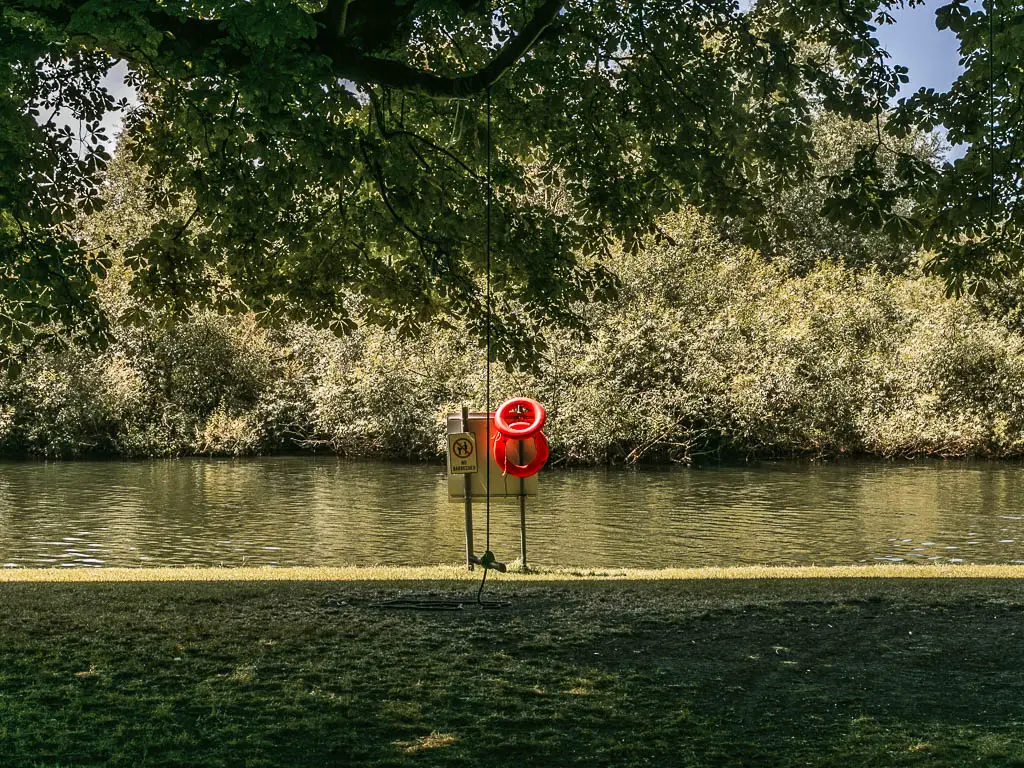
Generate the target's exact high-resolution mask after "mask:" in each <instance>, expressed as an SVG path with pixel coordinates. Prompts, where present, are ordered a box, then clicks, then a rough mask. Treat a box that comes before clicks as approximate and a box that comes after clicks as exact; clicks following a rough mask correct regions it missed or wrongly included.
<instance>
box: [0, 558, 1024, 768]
mask: <svg viewBox="0 0 1024 768" xmlns="http://www.w3.org/2000/svg"><path fill="white" fill-rule="evenodd" d="M176 570H181V569H176ZM924 570H926V569H917V568H904V569H902V570H900V571H898V572H895V575H893V574H889V575H888V576H887V577H885V578H850V577H848V576H836V577H831V578H821V577H809V578H785V577H781V576H780V577H777V578H743V577H734V578H678V577H677V578H669V577H666V578H649V579H634V578H624V577H622V576H607V575H605V576H593V577H589V578H582V577H571V576H567V575H565V574H562V575H557V574H546V575H542V576H536V577H521V576H516V577H514V578H508V577H498V578H495V579H494V582H493V583H490V582H489V583H488V592H489V594H490V596H492V597H499V596H500V597H502V598H505V599H508V600H510V601H511V605H510V607H508V608H506V609H503V610H493V611H482V610H479V609H477V608H476V607H475V606H474V605H473V604H472V594H473V592H474V588H475V585H474V584H473V583H470V582H468V581H461V580H457V579H454V578H448V577H438V576H436V575H435V576H434V577H433V578H430V577H428V576H425V575H424V574H423V573H420V574H418V575H415V574H414V578H413V579H411V580H405V581H402V580H396V579H394V578H392V579H390V580H388V579H381V578H380V575H381V573H380V572H378V578H377V579H372V578H362V579H361V580H359V579H357V578H355V577H351V578H348V579H343V580H319V581H317V580H313V578H314V577H311V576H308V575H307V577H306V578H305V579H303V580H291V581H288V580H283V579H277V580H265V581H257V580H253V579H248V578H247V580H244V581H212V580H210V579H209V578H206V579H203V580H195V581H185V580H178V581H121V582H117V583H110V582H102V581H91V582H90V581H62V582H58V581H39V580H37V581H28V580H22V581H13V580H10V579H11V578H12V577H13V576H15V575H17V573H18V572H17V571H15V572H12V573H4V574H3V576H4V577H5V579H7V583H3V584H0V764H2V765H12V766H21V765H47V766H56V765H61V766H71V765H133V766H134V765H211V766H218V765H247V766H260V765H267V766H270V765H274V766H277V765H305V766H319V765H372V766H396V765H452V766H456V765H471V764H473V765H480V764H488V765H504V764H515V765H538V766H561V765H595V766H613V765H621V766H632V765H647V764H651V765H658V764H660V765H667V766H676V765H707V766H723V765H765V766H776V765H816V766H851V765H872V766H875V765H936V766H938V765H941V766H962V765H966V764H980V765H995V766H1002V765H1024V644H1022V643H1021V642H1020V640H1021V637H1022V635H1024V623H1022V618H1024V597H1022V592H1021V586H1022V584H1024V582H1022V581H1021V580H1019V579H1014V578H1001V577H996V576H995V575H994V572H992V573H990V575H989V576H988V577H984V578H962V577H960V576H950V577H948V578H917V577H916V576H917V575H918V574H919V573H920V571H924ZM34 573H38V572H34ZM48 573H50V574H55V573H57V572H53V571H50V572H48ZM97 573H103V572H102V571H100V572H97ZM192 573H193V574H194V575H196V574H198V573H200V572H199V571H196V572H192ZM206 573H207V574H208V573H209V572H206ZM874 573H875V575H880V573H881V572H880V571H878V570H877V569H876V570H874ZM457 574H458V572H457V571H454V572H452V575H457ZM900 574H902V575H904V576H911V577H914V578H901V577H900ZM21 575H23V576H24V575H25V573H24V572H22V574H21ZM221 575H225V574H221ZM246 575H251V574H246ZM279 575H280V574H279ZM290 575H297V574H294V573H291V574H290ZM362 575H363V576H366V575H367V573H366V572H363V574H362ZM663 575H665V574H663ZM975 575H977V573H975ZM61 576H64V577H65V578H66V576H65V575H64V574H63V573H62V574H61ZM396 596H466V597H468V598H469V600H468V602H467V604H466V607H465V608H464V609H463V610H461V611H454V612H432V613H428V612H409V611H402V612H399V611H392V610H386V609H382V608H379V607H376V606H375V605H374V603H375V601H378V600H380V599H382V598H387V597H396Z"/></svg>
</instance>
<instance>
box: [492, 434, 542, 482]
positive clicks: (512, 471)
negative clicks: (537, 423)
mask: <svg viewBox="0 0 1024 768" xmlns="http://www.w3.org/2000/svg"><path fill="white" fill-rule="evenodd" d="M509 439H510V438H509V437H508V436H506V435H505V434H503V433H501V432H498V433H496V434H495V435H494V440H493V441H492V442H491V454H492V455H493V456H494V463H495V464H497V465H498V467H499V468H500V469H501V471H502V472H503V473H504V474H506V475H512V477H530V476H532V475H536V474H537V473H538V472H540V469H541V467H543V466H544V463H545V462H546V461H547V460H548V454H549V451H548V439H547V438H546V437H544V433H543V432H541V431H539V430H538V431H537V432H534V433H533V434H531V435H530V437H528V438H526V439H527V440H533V442H534V445H535V446H536V447H537V455H536V456H534V457H533V459H532V460H531V461H529V462H528V463H526V464H516V463H515V462H514V461H509V460H508V441H509ZM511 439H515V440H521V439H523V438H511ZM520 458H522V457H520Z"/></svg>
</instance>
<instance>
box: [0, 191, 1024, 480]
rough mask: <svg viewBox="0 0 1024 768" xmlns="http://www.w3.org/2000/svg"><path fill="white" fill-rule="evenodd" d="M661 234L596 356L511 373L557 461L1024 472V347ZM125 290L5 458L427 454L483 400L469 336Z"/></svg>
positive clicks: (13, 431) (664, 223) (9, 397)
mask: <svg viewBox="0 0 1024 768" xmlns="http://www.w3.org/2000/svg"><path fill="white" fill-rule="evenodd" d="M126 221H127V225H128V226H130V225H131V221H130V217H129V218H128V219H127V220H126ZM658 229H659V233H658V234H656V235H651V236H650V237H649V238H647V239H646V240H645V241H644V242H643V243H641V245H640V247H639V248H635V249H628V248H619V249H615V250H613V252H612V253H611V255H610V257H609V259H608V264H609V266H610V267H612V268H614V269H615V270H616V272H617V273H618V274H619V275H621V276H622V277H621V287H620V291H619V294H618V296H617V298H616V299H615V300H614V301H609V302H607V303H605V304H601V305H597V306H590V307H589V308H588V312H589V316H588V322H589V327H590V334H589V336H588V337H581V336H580V335H578V334H572V333H568V332H566V331H564V330H562V329H558V328H552V329H550V330H549V331H548V333H547V336H546V340H545V342H546V345H547V349H548V353H547V357H546V359H545V360H544V361H543V362H542V363H541V365H540V366H539V367H538V368H537V369H536V370H534V371H531V372H512V373H510V372H508V371H506V370H504V369H503V368H501V367H500V366H493V371H492V375H493V379H492V386H493V400H492V402H493V403H498V402H500V401H501V400H502V399H504V398H506V397H509V396H511V395H514V394H529V395H531V396H535V397H538V398H539V399H540V400H541V401H542V402H544V403H545V404H546V405H547V406H548V408H549V412H550V414H551V416H550V418H551V421H550V424H551V426H550V428H549V429H548V430H547V432H548V434H549V437H550V440H551V448H552V456H553V461H555V462H567V463H603V462H609V461H610V462H627V463H628V462H634V461H654V460H662V461H664V460H669V461H687V462H688V461H694V460H700V459H701V458H702V457H728V456H732V457H737V456H739V457H743V456H754V455H758V456H788V455H810V456H840V455H850V454H861V453H872V454H876V455H882V456H904V455H918V454H928V455H942V456H964V455H984V456H1013V455H1020V454H1022V453H1024V394H1022V393H1024V336H1021V335H1020V334H1019V333H1018V332H1015V331H1014V330H1012V329H1011V328H1009V327H1008V326H1007V324H1006V323H1004V322H1001V321H999V320H997V319H993V318H986V317H985V315H984V314H983V312H982V311H981V310H979V308H978V307H977V306H976V305H975V303H973V302H971V301H968V300H967V299H947V298H945V297H944V296H943V291H942V285H941V282H940V281H938V280H937V279H934V278H923V277H910V276H893V275H884V274H881V273H879V272H876V271H869V270H863V269H859V270H854V269H851V268H848V267H844V266H842V265H841V264H835V263H832V262H830V261H827V260H826V261H825V262H824V263H822V264H820V265H818V266H817V267H814V268H813V269H810V270H808V271H807V272H806V274H804V275H800V276H793V275H791V274H789V272H788V271H787V269H786V267H785V266H784V265H782V264H780V263H778V262H773V261H767V260H765V259H763V258H762V257H760V256H759V255H758V254H756V253H754V252H752V251H749V250H745V249H743V248H738V247H737V246H735V245H732V244H730V243H728V242H727V241H725V240H723V239H721V238H720V237H719V236H718V235H717V234H716V233H715V229H716V227H715V226H714V225H713V224H712V223H711V222H710V221H709V220H708V219H707V218H705V217H702V216H700V215H699V214H697V213H696V212H695V211H692V210H690V211H684V212H681V213H679V214H675V215H673V216H670V217H666V218H664V219H662V220H661V221H660V222H659V228H658ZM122 271H123V268H121V269H113V270H111V272H110V274H109V276H108V278H107V280H106V281H105V282H104V283H103V284H102V285H101V290H100V295H101V296H102V297H103V298H102V301H103V304H104V306H105V307H106V308H107V310H108V311H109V313H110V316H111V318H112V321H111V339H112V340H111V343H110V344H109V345H108V347H107V349H106V350H105V351H103V352H102V353H101V354H99V355H97V354H95V353H91V352H89V351H88V350H87V349H86V348H84V347H80V346H76V345H72V346H71V347H70V349H68V350H66V351H63V352H59V353H55V352H46V351H42V350H40V351H38V352H36V353H34V354H33V355H32V356H30V358H29V360H28V363H27V364H26V365H25V367H24V369H23V371H22V372H21V373H20V375H18V376H11V377H8V378H7V379H6V382H5V384H4V385H3V389H2V390H0V448H2V450H4V451H5V452H7V453H26V452H27V453H35V454H42V455H52V456H74V455H84V454H89V453H110V452H113V453H119V454H123V455H167V454H183V453H212V454H228V455H237V454H246V453H261V452H272V451H282V450H328V451H333V452H337V453H341V454H345V455H349V456H376V457H404V458H430V457H436V456H439V455H441V454H442V452H443V449H444V448H443V446H444V443H443V433H444V415H445V414H446V413H447V412H449V411H452V410H455V409H457V408H458V407H459V406H461V405H462V404H467V405H472V406H474V407H480V406H482V404H483V403H484V397H485V371H484V365H483V362H484V356H483V353H482V351H481V350H479V349H478V348H477V347H476V346H475V345H474V344H473V343H472V333H470V332H469V331H468V330H467V327H468V326H470V325H471V321H469V320H467V321H466V322H465V324H463V325H458V326H455V327H450V326H448V325H433V326H428V328H427V330H426V331H425V332H424V333H422V334H420V335H418V336H414V337H401V336H399V335H397V334H395V333H392V332H390V331H388V330H385V329H382V328H379V327H375V326H367V327H363V328H360V329H358V330H356V331H354V332H352V333H350V334H348V335H345V336H341V337H339V336H336V335H335V334H333V333H331V332H330V331H327V330H324V329H317V328H315V327H313V326H310V325H306V324H301V323H296V324H291V325H287V326H283V327H278V328H266V327H263V326H261V325H260V324H259V323H258V322H257V321H256V316H255V315H254V314H253V313H247V314H243V315H235V316H220V315H216V314H214V313H212V312H210V311H208V310H200V311H195V312H193V313H192V314H189V315H184V316H180V317H178V316H174V317H168V316H166V315H164V314H161V313H156V312H153V311H152V310H149V309H140V308H139V307H138V306H137V305H136V302H137V300H136V299H135V298H133V297H132V296H131V294H130V293H128V292H126V291H124V290H123V286H124V284H125V282H126V280H127V279H128V278H126V277H125V275H124V274H123V273H122ZM128 318H133V320H132V322H129V321H128ZM139 318H141V320H140V319H139Z"/></svg>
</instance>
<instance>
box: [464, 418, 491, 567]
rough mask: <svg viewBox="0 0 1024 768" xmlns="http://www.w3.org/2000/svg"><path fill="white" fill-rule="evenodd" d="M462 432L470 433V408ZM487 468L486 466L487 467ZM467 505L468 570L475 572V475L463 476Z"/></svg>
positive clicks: (477, 448) (478, 456) (477, 458)
mask: <svg viewBox="0 0 1024 768" xmlns="http://www.w3.org/2000/svg"><path fill="white" fill-rule="evenodd" d="M462 431H463V432H469V408H467V407H466V406H462ZM476 466H477V469H479V468H480V446H477V447H476ZM485 466H486V465H485ZM463 478H464V482H465V494H466V499H465V504H466V568H468V569H469V570H471V571H472V570H473V495H472V489H473V475H472V474H470V473H466V474H465V475H463Z"/></svg>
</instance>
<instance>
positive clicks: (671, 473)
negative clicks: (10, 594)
mask: <svg viewBox="0 0 1024 768" xmlns="http://www.w3.org/2000/svg"><path fill="white" fill-rule="evenodd" d="M0 471H2V472H3V478H4V483H3V485H2V487H0V560H2V561H3V562H6V563H9V564H12V565H14V566H18V565H49V566H56V565H58V564H59V565H62V566H68V565H73V564H80V565H87V566H101V565H105V566H112V565H139V564H146V565H184V564H190V565H214V564H219V563H223V564H225V565H237V564H240V563H242V562H246V563H251V564H269V563H278V564H281V565H341V564H357V565H358V564H362V565H368V564H373V563H388V564H424V563H436V562H457V561H458V560H459V559H460V557H461V556H462V553H463V547H464V542H463V532H462V515H463V511H462V505H461V504H453V503H450V502H449V501H448V500H447V498H446V489H445V482H446V481H445V478H444V473H443V468H438V467H436V466H429V465H413V464H370V463H367V464H356V463H350V462H344V461H339V460H336V459H332V458H327V459H323V458H297V457H277V458H268V459H253V460H241V461H230V460H202V459H198V460H193V459H188V460H175V461H166V462H161V461H154V462H135V463H133V462H124V463H119V462H109V463H100V462H89V463H65V464H45V465H42V464H16V463H5V464H3V465H2V468H0ZM1022 494H1024V469H1022V468H1017V467H1009V466H1006V467H1002V466H999V465H970V464H963V465H955V464H935V465H890V464H885V465H878V464H844V465H825V466H809V465H806V464H804V465H798V464H763V465H748V466H741V467H710V468H705V469H690V470H685V469H682V470H679V469H672V470H667V469H655V470H640V471H609V470H603V469H602V470H572V471H550V472H545V474H544V475H543V476H542V478H541V496H540V498H539V499H537V500H531V502H530V504H529V509H528V520H529V546H530V555H531V560H532V561H533V562H536V563H542V564H551V565H567V566H585V567H592V566H612V567H617V566H636V565H644V566H657V565H679V566H692V565H729V564H761V563H777V564H794V565H800V564H810V563H821V564H835V563H852V562H871V561H883V562H884V561H888V562H899V561H902V560H909V561H921V560H923V559H928V560H934V559H943V558H946V557H949V558H950V562H953V561H957V560H958V558H955V557H952V554H953V553H955V552H956V550H957V549H958V546H957V545H952V544H946V542H949V541H960V542H961V546H969V547H970V549H971V556H970V557H971V560H972V561H973V562H1007V561H1008V560H1009V558H1017V560H1016V561H1020V556H1021V554H1022V552H1021V551H1019V550H1018V549H1017V547H1018V546H1019V545H1018V541H1019V540H1022V539H1024V523H1022V522H1021V521H1022V520H1024V516H1020V515H1015V514H1012V512H1013V511H1015V510H1016V508H1017V507H1016V500H1017V499H1018V498H1020V497H1021V495H1022ZM15 510H16V512H15ZM475 520H476V538H477V542H478V545H479V544H480V543H482V541H483V539H484V519H483V505H477V507H476V509H475ZM518 521H519V516H518V508H517V506H516V505H515V503H512V504H495V505H493V506H492V519H491V534H492V549H494V551H495V553H496V554H498V555H499V557H501V558H503V559H506V560H512V559H514V558H515V557H516V556H517V554H518V540H519V531H518ZM915 542H919V543H918V544H915ZM925 548H933V549H931V551H932V552H936V551H938V552H943V553H945V554H944V555H939V554H931V555H928V557H927V558H926V557H925V556H924V555H923V554H922V553H924V552H927V551H929V550H927V549H925ZM960 561H962V559H961V560H960Z"/></svg>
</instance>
